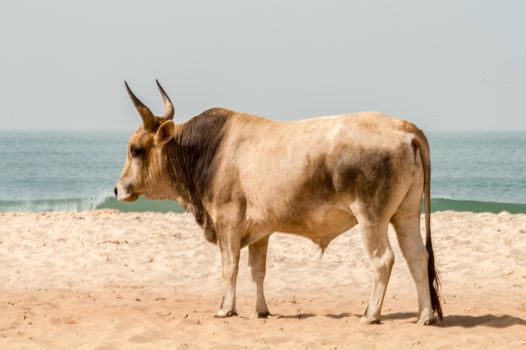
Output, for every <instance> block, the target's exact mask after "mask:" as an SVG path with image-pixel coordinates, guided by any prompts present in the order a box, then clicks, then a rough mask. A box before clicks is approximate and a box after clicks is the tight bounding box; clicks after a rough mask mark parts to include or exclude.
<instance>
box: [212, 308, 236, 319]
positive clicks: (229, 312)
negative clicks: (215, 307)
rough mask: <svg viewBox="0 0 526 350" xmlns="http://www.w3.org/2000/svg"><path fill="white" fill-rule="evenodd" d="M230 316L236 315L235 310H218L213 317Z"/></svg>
mask: <svg viewBox="0 0 526 350" xmlns="http://www.w3.org/2000/svg"><path fill="white" fill-rule="evenodd" d="M232 316H237V312H236V310H219V311H218V312H216V314H215V317H217V318H225V317H232Z"/></svg>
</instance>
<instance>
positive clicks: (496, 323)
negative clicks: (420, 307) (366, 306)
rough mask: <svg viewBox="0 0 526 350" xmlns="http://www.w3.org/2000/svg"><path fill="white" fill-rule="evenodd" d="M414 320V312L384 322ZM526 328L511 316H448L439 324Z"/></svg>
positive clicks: (395, 316)
mask: <svg viewBox="0 0 526 350" xmlns="http://www.w3.org/2000/svg"><path fill="white" fill-rule="evenodd" d="M409 318H413V319H415V322H416V313H414V312H397V313H392V314H387V315H385V316H383V319H384V320H402V319H409ZM517 325H518V326H526V320H524V319H522V318H520V317H515V316H511V315H500V316H496V315H491V314H488V315H481V316H470V315H446V316H444V320H443V322H442V323H438V324H437V326H438V327H445V328H447V327H463V328H473V327H479V326H483V327H492V328H506V327H511V326H517Z"/></svg>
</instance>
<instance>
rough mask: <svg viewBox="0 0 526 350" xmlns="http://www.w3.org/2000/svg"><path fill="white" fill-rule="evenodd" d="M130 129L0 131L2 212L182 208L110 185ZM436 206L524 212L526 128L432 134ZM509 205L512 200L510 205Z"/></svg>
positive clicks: (120, 159)
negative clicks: (123, 199)
mask: <svg viewBox="0 0 526 350" xmlns="http://www.w3.org/2000/svg"><path fill="white" fill-rule="evenodd" d="M129 136H130V133H129V132H70V131H68V132H7V131H1V132H0V211H10V210H17V211H22V210H24V211H26V210H27V211H44V210H88V209H95V208H116V209H119V210H124V211H127V210H138V211H144V210H154V211H172V210H175V211H181V208H180V207H179V206H177V205H176V204H175V203H173V202H168V201H161V202H151V201H145V200H141V201H138V202H136V203H132V204H126V203H119V202H117V201H116V200H114V199H113V198H112V197H113V194H112V191H113V187H114V185H115V183H116V182H117V180H118V178H119V175H120V171H121V168H122V165H123V163H124V159H125V156H126V145H127V140H128V137H129ZM428 138H429V141H430V145H431V159H432V168H433V172H432V197H433V198H434V199H433V202H432V204H433V208H434V210H445V209H454V210H471V211H497V212H498V211H501V210H507V211H510V212H526V133H493V134H490V133H486V134H481V133H478V134H475V133H450V134H447V133H430V134H429V135H428ZM505 203H508V204H505Z"/></svg>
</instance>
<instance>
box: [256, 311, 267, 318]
mask: <svg viewBox="0 0 526 350" xmlns="http://www.w3.org/2000/svg"><path fill="white" fill-rule="evenodd" d="M255 316H256V318H267V317H269V316H270V312H268V311H256V315H255Z"/></svg>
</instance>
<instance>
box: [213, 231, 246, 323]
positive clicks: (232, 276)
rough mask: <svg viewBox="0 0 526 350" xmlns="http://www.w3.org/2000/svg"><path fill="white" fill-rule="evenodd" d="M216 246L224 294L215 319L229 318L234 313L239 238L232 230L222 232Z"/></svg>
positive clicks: (239, 248) (239, 247)
mask: <svg viewBox="0 0 526 350" xmlns="http://www.w3.org/2000/svg"><path fill="white" fill-rule="evenodd" d="M218 238H219V240H218V243H219V244H218V246H219V249H220V251H221V264H222V271H223V281H224V283H225V294H224V296H223V301H222V302H221V308H220V309H219V311H218V312H217V313H216V317H230V316H234V315H237V313H236V282H237V272H238V269H239V253H240V250H241V237H240V236H239V235H237V234H236V232H235V231H233V230H228V231H227V232H223V234H222V235H221V236H220V237H218Z"/></svg>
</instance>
